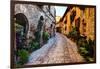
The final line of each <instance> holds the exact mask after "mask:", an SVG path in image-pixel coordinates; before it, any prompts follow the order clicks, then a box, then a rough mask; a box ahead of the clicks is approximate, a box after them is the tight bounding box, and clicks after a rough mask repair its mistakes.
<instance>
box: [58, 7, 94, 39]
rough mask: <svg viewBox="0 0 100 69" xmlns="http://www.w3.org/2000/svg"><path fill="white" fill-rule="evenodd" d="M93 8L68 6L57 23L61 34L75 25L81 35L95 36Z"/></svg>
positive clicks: (67, 32) (92, 37)
mask: <svg viewBox="0 0 100 69" xmlns="http://www.w3.org/2000/svg"><path fill="white" fill-rule="evenodd" d="M94 13H95V9H94V8H85V7H68V9H67V10H66V12H65V14H64V16H63V17H62V19H60V21H59V23H58V25H57V26H58V27H60V28H61V30H62V33H63V34H69V32H70V31H72V28H73V27H77V28H78V30H79V32H80V35H81V36H87V38H90V39H92V40H93V39H94V38H95V32H94V30H95V20H94V19H95V15H94Z"/></svg>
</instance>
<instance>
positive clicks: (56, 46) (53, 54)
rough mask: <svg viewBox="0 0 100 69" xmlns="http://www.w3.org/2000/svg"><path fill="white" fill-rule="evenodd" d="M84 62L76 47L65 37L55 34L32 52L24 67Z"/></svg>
mask: <svg viewBox="0 0 100 69" xmlns="http://www.w3.org/2000/svg"><path fill="white" fill-rule="evenodd" d="M76 62H84V59H83V57H82V56H81V55H80V54H79V53H78V49H77V46H76V44H75V43H74V42H72V41H71V40H69V39H68V38H67V37H66V36H64V35H62V34H60V33H56V35H55V37H53V38H51V39H49V41H48V43H47V44H45V45H44V46H43V47H41V48H40V49H38V50H37V51H35V52H33V53H32V54H31V55H30V57H29V61H28V63H27V64H26V65H35V64H53V63H76Z"/></svg>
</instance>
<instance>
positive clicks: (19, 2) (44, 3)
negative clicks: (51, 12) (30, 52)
mask: <svg viewBox="0 0 100 69" xmlns="http://www.w3.org/2000/svg"><path fill="white" fill-rule="evenodd" d="M15 4H34V5H54V6H77V7H87V8H94V9H95V11H94V24H95V25H94V32H95V34H94V35H95V54H94V58H95V59H94V62H78V63H58V64H37V65H24V66H21V67H16V66H15V62H14V54H15V51H14V45H15V43H14V41H15V39H14V38H15V36H14V35H15V30H14V7H15ZM10 12H11V19H10V20H11V29H10V31H11V40H10V41H11V48H10V49H11V51H10V52H11V53H10V55H11V62H10V63H11V66H10V67H11V68H28V67H44V66H59V65H78V64H92V63H96V6H95V5H81V4H80V5H79V4H63V3H49V2H33V1H11V10H10Z"/></svg>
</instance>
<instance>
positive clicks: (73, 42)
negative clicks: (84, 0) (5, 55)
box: [11, 1, 96, 68]
mask: <svg viewBox="0 0 100 69" xmlns="http://www.w3.org/2000/svg"><path fill="white" fill-rule="evenodd" d="M88 63H96V6H94V5H76V4H61V3H46V2H33V1H11V68H22V67H24V68H25V67H40V66H55V65H72V64H88Z"/></svg>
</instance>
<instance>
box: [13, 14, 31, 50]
mask: <svg viewBox="0 0 100 69" xmlns="http://www.w3.org/2000/svg"><path fill="white" fill-rule="evenodd" d="M14 21H15V24H14V25H15V33H16V37H15V38H16V49H17V50H20V49H23V48H25V46H26V36H27V32H28V28H29V24H28V19H27V17H26V16H25V15H24V14H23V13H18V14H16V15H15V16H14Z"/></svg>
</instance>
